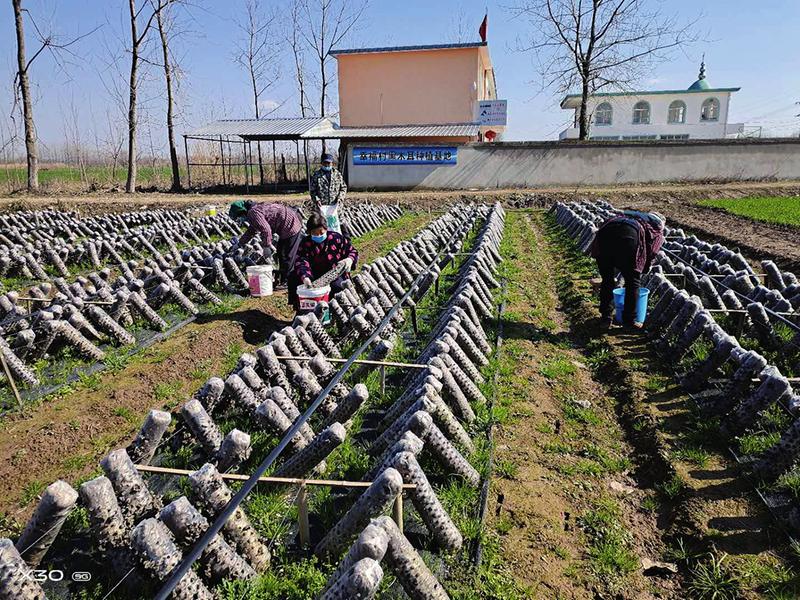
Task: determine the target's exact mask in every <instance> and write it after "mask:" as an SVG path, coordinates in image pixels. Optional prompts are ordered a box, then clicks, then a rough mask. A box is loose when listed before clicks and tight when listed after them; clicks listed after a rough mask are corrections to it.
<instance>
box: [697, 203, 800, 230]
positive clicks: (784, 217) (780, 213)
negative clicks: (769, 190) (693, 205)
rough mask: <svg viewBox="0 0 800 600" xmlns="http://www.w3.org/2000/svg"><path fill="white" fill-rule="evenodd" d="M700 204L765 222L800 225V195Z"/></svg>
mask: <svg viewBox="0 0 800 600" xmlns="http://www.w3.org/2000/svg"><path fill="white" fill-rule="evenodd" d="M698 204H699V205H700V206H709V207H712V208H721V209H723V210H725V211H727V212H729V213H731V214H734V215H739V216H740V217H747V218H749V219H753V220H755V221H764V222H765V223H780V224H782V225H793V226H795V227H800V197H775V198H739V199H736V200H703V201H702V202H699V203H698Z"/></svg>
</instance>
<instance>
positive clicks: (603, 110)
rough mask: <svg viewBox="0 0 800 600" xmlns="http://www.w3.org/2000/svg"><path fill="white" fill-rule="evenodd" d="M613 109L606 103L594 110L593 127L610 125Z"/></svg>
mask: <svg viewBox="0 0 800 600" xmlns="http://www.w3.org/2000/svg"><path fill="white" fill-rule="evenodd" d="M613 113H614V109H612V108H611V105H610V104H609V103H608V102H603V103H602V104H600V105H599V106H598V107H597V108H596V109H595V110H594V124H595V125H611V118H612V116H613Z"/></svg>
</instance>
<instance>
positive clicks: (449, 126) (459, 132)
mask: <svg viewBox="0 0 800 600" xmlns="http://www.w3.org/2000/svg"><path fill="white" fill-rule="evenodd" d="M479 130H480V125H479V124H478V123H446V124H431V125H381V126H374V127H331V128H330V129H329V130H325V129H324V128H323V127H320V128H319V129H317V130H316V132H315V133H316V134H317V135H319V137H326V138H339V139H346V138H404V137H474V136H477V135H478V132H479ZM303 137H308V136H306V135H304V136H303Z"/></svg>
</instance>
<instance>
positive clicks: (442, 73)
mask: <svg viewBox="0 0 800 600" xmlns="http://www.w3.org/2000/svg"><path fill="white" fill-rule="evenodd" d="M331 55H332V56H334V57H335V58H336V59H337V62H338V75H339V125H340V127H341V128H342V129H343V130H345V131H347V130H350V131H347V135H346V137H347V138H349V140H348V141H352V140H353V139H354V138H356V139H357V138H359V137H360V136H358V135H354V133H356V132H355V131H353V129H359V130H361V129H364V130H365V131H364V133H365V134H369V135H365V136H364V137H365V138H366V137H368V138H370V139H371V140H372V141H377V138H381V139H383V140H384V141H392V140H395V141H397V138H402V141H403V142H406V143H408V142H414V143H417V142H432V143H437V142H438V143H445V142H447V143H466V142H473V141H482V140H483V139H484V137H485V133H486V132H487V131H490V130H491V131H493V132H494V133H495V134H497V135H499V134H501V133H502V130H503V129H505V127H504V126H493V125H485V126H484V125H480V119H479V102H480V101H484V100H496V99H497V89H496V83H495V77H494V69H493V68H492V61H491V57H490V56H489V47H488V45H487V43H486V42H474V43H466V44H441V45H431V46H400V47H395V48H363V49H352V50H334V51H332V52H331ZM409 125H413V126H415V127H407V126H409ZM381 132H385V134H386V135H380V133H381ZM398 134H399V135H398ZM489 137H493V136H491V134H490V136H489Z"/></svg>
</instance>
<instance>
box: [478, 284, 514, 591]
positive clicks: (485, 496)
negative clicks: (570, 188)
mask: <svg viewBox="0 0 800 600" xmlns="http://www.w3.org/2000/svg"><path fill="white" fill-rule="evenodd" d="M506 283H507V282H506V280H505V279H504V280H503V284H502V287H501V288H500V293H501V298H502V300H501V302H500V304H499V305H498V306H497V339H495V346H494V347H495V355H494V359H495V361H499V360H500V347H501V346H502V345H503V313H504V312H505V311H506V288H507V285H506ZM499 371H500V365H499V362H498V364H497V368H495V370H494V374H493V376H492V395H491V397H490V398H489V403H488V406H487V409H488V410H489V430H488V431H487V432H486V438H487V441H488V442H489V463H488V465H487V467H486V477H485V478H484V480H483V484H482V485H481V497H480V504H479V507H478V524H479V530H480V531H483V528H484V526H485V525H486V512H487V510H488V508H489V488H490V486H491V483H492V470H493V468H494V412H493V411H494V403H495V400H496V399H497V375H498V373H499ZM482 539H483V536H479V537H478V540H477V543H476V544H475V554H474V556H473V559H472V564H473V565H474V567H475V577H476V578H477V577H478V576H479V575H478V573H479V571H480V567H481V562H483V544H482V543H481V540H482Z"/></svg>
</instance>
